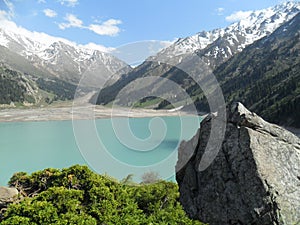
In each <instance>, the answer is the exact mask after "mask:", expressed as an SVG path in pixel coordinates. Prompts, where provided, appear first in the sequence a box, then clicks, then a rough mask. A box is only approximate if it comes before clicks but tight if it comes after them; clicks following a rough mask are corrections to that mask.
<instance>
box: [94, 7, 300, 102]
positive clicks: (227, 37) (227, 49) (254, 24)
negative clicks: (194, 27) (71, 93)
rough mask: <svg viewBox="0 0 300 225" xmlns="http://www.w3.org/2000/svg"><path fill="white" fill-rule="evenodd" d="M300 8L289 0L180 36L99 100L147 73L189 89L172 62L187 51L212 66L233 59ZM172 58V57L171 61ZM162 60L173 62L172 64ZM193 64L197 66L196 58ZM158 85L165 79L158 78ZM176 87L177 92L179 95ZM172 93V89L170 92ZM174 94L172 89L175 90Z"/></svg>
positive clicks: (190, 85) (190, 84) (110, 97)
mask: <svg viewBox="0 0 300 225" xmlns="http://www.w3.org/2000/svg"><path fill="white" fill-rule="evenodd" d="M299 12H300V2H287V3H282V4H279V5H277V6H274V7H270V8H267V9H263V10H258V11H253V12H252V13H249V16H248V18H246V19H243V20H241V21H239V22H236V23H233V24H231V25H229V26H228V27H226V28H222V29H215V30H212V31H203V32H200V33H197V34H195V35H193V36H190V37H187V38H184V39H179V40H177V41H176V42H175V43H174V44H172V45H170V46H169V47H167V48H165V49H163V50H162V51H160V52H159V53H158V54H157V55H155V56H152V57H149V58H148V59H147V60H146V61H145V62H144V63H143V64H141V65H140V66H138V67H136V68H135V69H134V70H133V71H131V72H130V73H128V74H126V75H125V76H122V78H121V79H120V80H118V81H117V82H115V83H114V84H113V85H111V86H110V87H106V88H105V89H104V90H103V93H104V94H105V95H104V94H103V96H99V97H98V101H97V103H98V104H107V103H109V102H110V101H112V100H114V98H115V97H116V96H117V93H118V91H119V90H120V89H121V88H124V87H125V86H126V85H128V84H130V83H131V82H132V81H133V80H135V79H138V78H140V77H145V76H161V77H164V78H165V77H167V78H168V79H170V80H172V81H175V82H176V83H178V84H179V85H181V86H182V87H183V88H184V89H185V90H189V89H191V90H193V85H194V83H193V81H192V80H191V79H189V77H188V76H187V75H186V74H184V73H183V72H182V71H180V70H178V69H176V68H174V67H173V66H171V65H174V64H176V63H177V64H179V63H180V62H182V61H184V60H183V58H184V55H185V54H187V53H196V54H197V55H198V56H199V57H201V59H203V61H204V62H205V63H206V64H208V65H209V66H210V68H211V69H212V70H214V69H215V68H216V67H218V66H220V65H221V64H222V63H224V62H226V61H227V60H229V59H230V58H231V57H232V56H234V55H235V54H237V53H239V52H242V51H243V50H244V49H245V48H246V46H249V45H250V44H253V43H254V42H255V41H257V40H259V39H261V38H263V37H265V36H268V35H271V34H272V33H273V32H274V31H275V30H276V29H277V28H279V27H280V26H281V25H283V24H285V23H287V22H288V21H290V20H291V19H292V18H293V17H295V16H296V15H297V14H298V13H299ZM168 59H172V60H170V61H168ZM161 62H171V63H169V65H167V64H165V63H161ZM185 63H186V64H188V63H190V65H189V67H193V66H194V67H197V66H198V65H196V64H195V62H185ZM155 85H156V87H155V88H157V89H159V88H160V89H163V88H161V87H162V86H163V82H160V83H159V82H157V83H156V84H155ZM175 92H176V90H174V93H173V96H176V95H177V94H176V93H175ZM167 94H168V95H170V93H167ZM171 94H172V93H171Z"/></svg>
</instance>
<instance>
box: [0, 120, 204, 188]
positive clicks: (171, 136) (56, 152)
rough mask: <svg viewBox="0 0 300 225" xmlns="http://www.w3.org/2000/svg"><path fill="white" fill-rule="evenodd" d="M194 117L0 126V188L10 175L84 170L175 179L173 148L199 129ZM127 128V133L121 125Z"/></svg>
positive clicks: (18, 123) (115, 174) (135, 177)
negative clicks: (78, 166)
mask: <svg viewBox="0 0 300 225" xmlns="http://www.w3.org/2000/svg"><path fill="white" fill-rule="evenodd" d="M200 120H201V119H200V118H199V117H192V116H191V117H188V116H185V117H159V118H158V119H157V118H156V119H153V118H129V119H128V118H115V119H113V120H111V119H97V120H95V121H89V120H82V121H75V122H72V121H45V122H7V123H0V153H1V156H0V185H6V184H7V182H8V180H9V178H10V177H11V176H12V175H13V173H15V172H19V171H25V172H28V173H31V172H34V171H37V170H41V169H44V168H49V167H54V168H65V167H69V166H71V165H74V164H85V165H88V166H89V167H90V168H91V169H92V170H94V171H95V172H98V173H101V174H104V173H107V174H108V175H111V176H113V177H116V178H118V179H122V178H124V177H126V176H127V175H128V174H134V180H135V181H140V177H141V176H142V174H143V173H145V172H151V171H153V172H157V173H159V175H160V177H161V178H163V179H173V180H174V173H175V171H174V167H175V164H176V161H177V148H178V145H179V143H180V141H181V140H188V139H190V138H191V137H192V136H193V135H194V134H195V133H196V131H197V129H198V128H199V124H200ZM126 124H129V128H130V129H129V130H128V128H127V126H126Z"/></svg>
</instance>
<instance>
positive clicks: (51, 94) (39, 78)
mask: <svg viewBox="0 0 300 225" xmlns="http://www.w3.org/2000/svg"><path fill="white" fill-rule="evenodd" d="M0 63H1V68H0V69H2V71H13V72H12V74H18V75H19V76H22V77H23V78H26V80H27V81H28V82H27V85H29V86H30V85H32V84H33V85H34V86H35V87H36V90H42V92H43V93H44V94H43V95H42V96H40V95H39V96H37V95H35V97H34V99H35V100H36V101H33V100H32V101H31V102H32V103H33V104H37V103H39V104H46V103H47V102H52V101H55V100H70V99H72V98H73V97H74V94H75V91H76V88H77V87H78V86H79V87H80V88H81V89H82V90H84V91H91V90H93V88H99V87H101V86H103V85H104V83H105V82H106V80H108V78H110V77H112V76H113V77H114V79H118V77H119V75H120V74H122V73H126V72H128V71H130V70H131V67H130V66H129V65H127V64H126V63H125V62H123V61H121V60H119V59H117V58H116V57H114V56H112V55H110V54H107V53H104V52H101V51H99V50H96V49H88V48H85V47H84V46H79V45H76V44H75V43H73V42H70V41H68V40H65V39H62V38H57V37H52V36H49V35H47V34H44V33H37V32H30V31H28V30H26V29H24V28H19V27H18V28H16V29H12V27H11V26H9V24H1V26H0ZM4 77H8V76H2V80H3V81H4ZM10 78H11V76H10ZM82 78H84V79H82ZM14 79H16V77H14ZM24 82H25V81H24ZM8 83H10V82H8ZM8 89H9V88H6V90H8ZM37 92H39V91H37ZM37 92H36V93H37ZM2 94H4V92H2ZM6 94H8V93H6ZM32 94H33V93H30V94H29V95H32ZM8 95H9V94H8ZM17 96H18V94H17V93H15V97H12V96H11V95H9V96H8V97H6V98H5V100H3V102H9V99H10V101H11V102H16V101H17V100H18V98H17ZM26 99H28V98H23V97H22V98H20V99H19V103H25V104H28V102H27V101H25V102H24V100H26ZM38 99H39V100H38ZM44 100H46V102H45V101H44ZM0 102H1V101H0ZM17 102H18V101H17Z"/></svg>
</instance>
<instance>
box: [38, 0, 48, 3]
mask: <svg viewBox="0 0 300 225" xmlns="http://www.w3.org/2000/svg"><path fill="white" fill-rule="evenodd" d="M37 2H38V3H46V0H38V1H37Z"/></svg>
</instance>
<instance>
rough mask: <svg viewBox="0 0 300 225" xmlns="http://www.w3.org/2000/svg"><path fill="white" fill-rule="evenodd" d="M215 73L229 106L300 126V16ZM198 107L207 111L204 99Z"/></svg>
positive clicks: (235, 57) (250, 47) (280, 122)
mask: <svg viewBox="0 0 300 225" xmlns="http://www.w3.org/2000/svg"><path fill="white" fill-rule="evenodd" d="M214 74H215V76H216V77H217V78H218V81H219V83H220V84H221V88H222V90H223V94H224V96H225V99H226V101H227V102H228V103H230V102H234V101H241V102H242V103H243V104H245V106H246V107H248V108H249V109H251V110H252V111H254V112H256V113H257V114H259V115H261V116H262V117H263V118H265V119H267V120H269V121H271V122H275V123H277V124H282V125H287V126H295V127H300V118H299V112H300V14H297V15H296V16H295V17H294V18H293V19H292V20H291V21H289V22H287V23H285V24H284V25H282V26H281V27H280V28H278V29H277V30H276V31H275V32H274V33H273V34H271V35H270V36H268V37H265V38H263V39H261V40H259V41H257V42H255V43H254V44H252V45H250V46H248V47H247V48H246V49H244V51H243V52H241V53H239V54H237V55H235V56H234V57H233V58H231V59H230V60H228V61H227V62H226V63H224V64H222V65H221V66H219V67H218V68H217V69H216V70H215V71H214ZM199 96H200V97H199V99H201V97H202V96H203V95H201V94H200V95H199ZM197 106H198V108H199V109H200V108H201V109H202V110H208V105H207V104H206V103H205V101H203V100H202V101H201V100H199V101H198V102H197Z"/></svg>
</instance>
